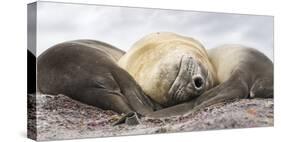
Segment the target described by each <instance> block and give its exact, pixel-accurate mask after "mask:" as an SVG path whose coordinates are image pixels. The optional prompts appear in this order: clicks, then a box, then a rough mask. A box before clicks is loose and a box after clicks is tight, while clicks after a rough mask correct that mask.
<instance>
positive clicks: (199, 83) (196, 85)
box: [193, 77, 203, 89]
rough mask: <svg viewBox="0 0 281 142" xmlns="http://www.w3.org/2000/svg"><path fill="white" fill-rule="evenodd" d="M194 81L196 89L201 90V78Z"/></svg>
mask: <svg viewBox="0 0 281 142" xmlns="http://www.w3.org/2000/svg"><path fill="white" fill-rule="evenodd" d="M193 81H194V86H195V88H196V89H201V87H202V86H203V79H202V78H201V77H196V78H194V79H193Z"/></svg>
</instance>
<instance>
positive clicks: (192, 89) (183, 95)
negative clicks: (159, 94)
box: [168, 55, 205, 104]
mask: <svg viewBox="0 0 281 142" xmlns="http://www.w3.org/2000/svg"><path fill="white" fill-rule="evenodd" d="M204 86H205V79H204V78H203V77H202V75H200V69H199V64H198V63H197V62H196V60H195V59H194V58H193V57H191V56H187V55H183V56H182V57H181V60H180V64H179V71H178V74H177V77H176V79H175V81H174V82H173V84H172V86H171V88H170V89H169V92H168V95H169V97H170V100H169V101H170V102H169V103H170V104H177V103H181V102H184V101H187V100H189V99H192V98H193V97H196V96H198V95H199V94H200V92H202V90H204Z"/></svg>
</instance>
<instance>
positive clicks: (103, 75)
mask: <svg viewBox="0 0 281 142" xmlns="http://www.w3.org/2000/svg"><path fill="white" fill-rule="evenodd" d="M123 54H124V52H123V51H121V50H119V49H117V48H115V47H113V46H111V45H109V44H106V43H103V42H100V41H95V40H75V41H68V42H64V43H60V44H57V45H55V46H53V47H51V48H49V49H48V50H46V51H45V52H43V53H42V54H41V55H40V56H39V57H38V61H37V85H38V91H40V92H42V93H47V94H64V95H66V96H69V97H70V98H72V99H74V100H78V101H80V102H82V103H85V104H89V105H93V106H96V107H99V108H101V109H105V110H113V111H116V112H118V113H130V112H138V113H139V114H143V115H145V114H147V113H150V112H152V111H153V108H154V106H153V103H152V102H151V100H150V99H149V98H148V97H147V96H145V95H144V93H143V91H142V89H141V88H140V87H139V85H138V84H137V83H136V82H135V80H134V79H133V78H132V77H131V76H130V75H129V74H128V73H127V72H126V71H125V70H123V69H122V68H120V67H119V66H118V65H117V63H116V62H117V60H118V59H119V58H120V57H121V56H122V55H123Z"/></svg>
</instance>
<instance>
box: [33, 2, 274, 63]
mask: <svg viewBox="0 0 281 142" xmlns="http://www.w3.org/2000/svg"><path fill="white" fill-rule="evenodd" d="M161 31H165V32H174V33H178V34H181V35H184V36H189V37H193V38H195V39H197V40H199V41H200V42H201V43H202V44H203V45H204V46H205V48H213V47H216V46H219V45H222V44H243V45H246V46H250V47H254V48H257V49H258V50H260V51H262V52H263V53H265V54H266V55H267V56H268V57H269V58H270V59H271V60H272V59H273V17H270V16H253V15H238V14H221V13H207V12H194V11H179V10H176V11H175V10H159V9H144V8H129V7H110V6H106V7H105V6H96V5H84V4H65V3H50V2H39V3H38V8H37V55H40V54H41V53H42V52H43V51H45V50H46V49H47V48H49V47H51V46H53V45H55V44H57V43H60V42H64V41H67V40H75V39H95V40H100V41H104V42H107V43H109V44H111V45H113V46H116V47H118V48H121V49H123V50H125V51H126V50H128V49H129V48H130V47H131V45H132V44H133V43H134V42H136V41H137V40H139V39H140V38H142V37H143V36H145V35H147V34H149V33H153V32H161Z"/></svg>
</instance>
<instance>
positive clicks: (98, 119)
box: [28, 94, 273, 140]
mask: <svg viewBox="0 0 281 142" xmlns="http://www.w3.org/2000/svg"><path fill="white" fill-rule="evenodd" d="M31 96H32V95H29V97H30V98H32V97H31ZM29 103H30V104H29V106H28V107H29V112H28V114H29V115H30V116H31V117H30V119H29V121H28V124H29V133H28V135H29V137H33V138H36V139H37V140H58V139H74V138H88V137H106V136H121V135H122V136H124V135H139V134H154V133H166V132H167V133H168V132H183V131H201V130H214V129H228V128H250V127H268V126H273V100H272V99H252V100H249V99H242V100H239V101H238V100H237V101H234V102H229V103H220V104H216V105H212V106H210V107H208V108H205V109H202V110H200V111H198V112H195V113H193V114H187V115H183V116H177V117H170V118H165V119H151V118H142V119H141V124H140V125H137V126H128V125H126V124H122V125H118V126H112V124H113V123H114V122H116V120H118V119H119V118H120V115H118V114H117V113H115V112H113V111H105V110H101V109H99V108H96V107H92V106H88V105H85V104H82V103H79V102H77V101H74V100H72V99H70V98H68V97H66V96H63V95H57V96H51V95H45V94H37V98H36V104H37V105H36V106H35V99H34V100H33V99H29ZM35 109H36V113H35ZM35 114H36V117H35ZM35 124H37V125H35Z"/></svg>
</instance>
